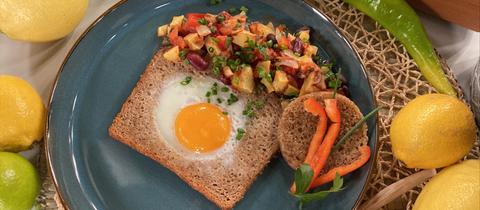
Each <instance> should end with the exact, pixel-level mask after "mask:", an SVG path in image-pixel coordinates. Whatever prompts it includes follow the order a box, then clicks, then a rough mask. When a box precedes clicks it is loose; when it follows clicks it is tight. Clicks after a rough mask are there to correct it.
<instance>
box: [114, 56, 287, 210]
mask: <svg viewBox="0 0 480 210" xmlns="http://www.w3.org/2000/svg"><path fill="white" fill-rule="evenodd" d="M178 72H184V73H191V74H200V75H204V76H205V75H206V74H207V73H206V72H199V71H196V70H195V69H194V68H193V67H192V66H191V65H188V64H184V63H183V62H170V61H167V60H165V59H164V58H163V52H162V50H160V51H159V52H157V53H156V54H155V55H154V57H153V58H152V60H151V62H150V64H149V65H148V66H147V68H146V70H145V71H144V73H143V74H142V75H141V78H140V80H139V81H138V83H137V84H136V86H135V88H134V89H133V90H132V92H131V94H130V96H129V97H128V98H127V99H126V101H125V103H124V104H123V106H122V108H121V110H120V112H119V113H118V114H117V116H116V117H115V119H114V120H113V123H112V125H111V126H110V128H109V130H108V132H109V134H110V136H111V137H112V138H114V139H115V140H118V141H120V142H122V143H124V144H126V145H128V146H130V147H131V148H133V149H134V150H136V151H138V152H139V153H141V154H143V155H145V156H148V157H150V158H151V159H153V160H155V161H156V162H158V163H160V164H162V165H163V166H165V167H166V168H168V169H170V170H171V171H173V172H174V173H175V174H177V176H178V177H180V178H181V179H182V180H183V181H185V182H186V183H187V184H188V185H190V186H191V187H192V188H193V189H195V190H197V191H198V192H200V193H201V194H203V195H204V196H205V197H206V198H207V199H209V200H210V201H212V202H214V203H215V204H216V205H217V206H219V207H220V208H221V209H231V208H233V206H234V205H235V204H236V203H237V202H238V201H240V200H241V199H242V198H243V197H244V195H245V193H246V191H247V190H248V188H249V187H250V185H251V184H252V183H253V182H254V180H255V179H256V177H257V176H258V175H260V174H261V172H262V170H263V169H264V167H265V166H266V165H267V164H268V163H269V161H270V159H271V158H272V156H273V155H274V154H275V153H276V152H277V151H278V148H279V144H278V141H277V136H276V135H277V133H276V129H277V127H278V123H279V121H280V117H281V113H282V108H281V105H280V101H279V99H277V98H276V97H274V96H269V95H266V94H263V95H262V94H260V95H255V96H254V95H241V94H238V95H239V96H240V97H245V98H247V99H248V100H256V99H260V98H261V99H262V100H263V101H265V106H264V108H263V109H261V110H259V111H258V112H257V117H255V118H253V119H250V120H249V121H248V122H247V125H246V129H245V130H246V133H245V135H244V137H243V138H242V139H241V140H239V142H238V144H237V145H236V147H235V148H234V149H233V152H232V153H233V154H228V155H229V157H232V158H231V163H232V164H226V163H225V161H224V160H221V159H218V158H217V159H215V158H214V159H200V160H197V159H192V158H185V157H184V155H182V153H179V152H178V151H176V150H175V149H172V148H171V147H169V145H167V143H166V142H165V140H164V139H163V138H162V135H161V133H160V131H158V130H157V125H156V120H157V119H156V115H155V114H154V110H155V107H156V105H157V103H158V100H159V99H158V96H159V94H160V93H161V90H162V87H163V85H164V81H165V80H167V79H168V78H169V77H170V76H172V75H174V74H176V73H178Z"/></svg>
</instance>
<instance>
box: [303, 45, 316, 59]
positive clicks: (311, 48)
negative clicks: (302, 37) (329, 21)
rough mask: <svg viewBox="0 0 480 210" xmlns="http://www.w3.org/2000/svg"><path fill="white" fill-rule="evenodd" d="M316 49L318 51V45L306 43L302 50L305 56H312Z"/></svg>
mask: <svg viewBox="0 0 480 210" xmlns="http://www.w3.org/2000/svg"><path fill="white" fill-rule="evenodd" d="M317 51H318V47H316V46H314V45H308V47H307V48H305V51H304V54H305V55H306V56H310V57H311V56H314V55H316V54H317Z"/></svg>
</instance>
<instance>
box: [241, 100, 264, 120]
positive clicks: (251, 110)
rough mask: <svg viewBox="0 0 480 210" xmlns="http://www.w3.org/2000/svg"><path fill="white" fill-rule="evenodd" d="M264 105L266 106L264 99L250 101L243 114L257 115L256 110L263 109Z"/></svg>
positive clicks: (248, 115)
mask: <svg viewBox="0 0 480 210" xmlns="http://www.w3.org/2000/svg"><path fill="white" fill-rule="evenodd" d="M264 106H265V102H264V101H249V102H248V103H247V105H246V106H245V109H244V110H243V112H242V114H243V115H245V116H247V117H249V118H252V117H255V115H256V113H255V111H258V110H260V109H262V108H263V107H264Z"/></svg>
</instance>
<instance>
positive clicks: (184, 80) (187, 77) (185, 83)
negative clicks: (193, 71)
mask: <svg viewBox="0 0 480 210" xmlns="http://www.w3.org/2000/svg"><path fill="white" fill-rule="evenodd" d="M191 81H192V77H191V76H186V77H185V79H183V80H182V81H181V82H180V84H181V85H188V84H190V82H191Z"/></svg>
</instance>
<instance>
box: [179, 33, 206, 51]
mask: <svg viewBox="0 0 480 210" xmlns="http://www.w3.org/2000/svg"><path fill="white" fill-rule="evenodd" d="M183 39H184V40H185V43H187V45H188V48H189V49H190V50H199V49H201V48H202V47H203V45H204V44H205V42H204V41H203V38H202V37H201V36H200V35H198V34H197V33H190V34H188V35H186V36H185V37H184V38H183Z"/></svg>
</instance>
